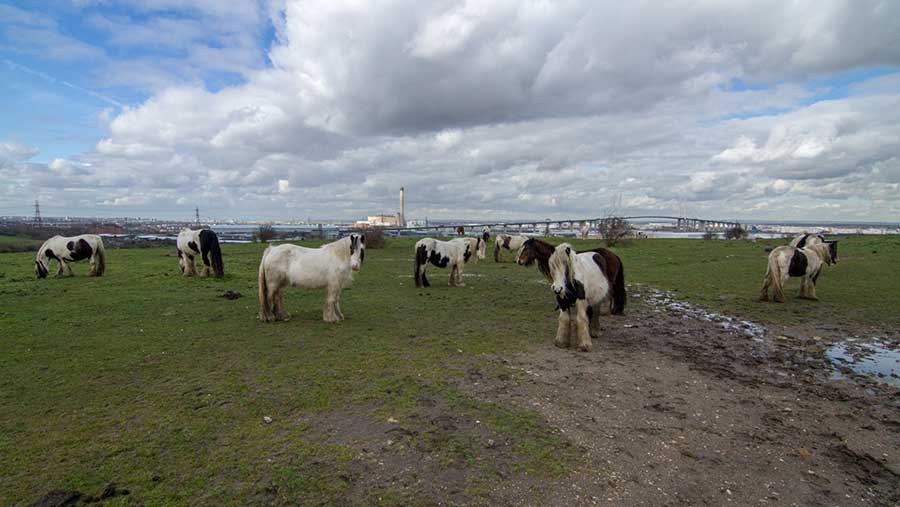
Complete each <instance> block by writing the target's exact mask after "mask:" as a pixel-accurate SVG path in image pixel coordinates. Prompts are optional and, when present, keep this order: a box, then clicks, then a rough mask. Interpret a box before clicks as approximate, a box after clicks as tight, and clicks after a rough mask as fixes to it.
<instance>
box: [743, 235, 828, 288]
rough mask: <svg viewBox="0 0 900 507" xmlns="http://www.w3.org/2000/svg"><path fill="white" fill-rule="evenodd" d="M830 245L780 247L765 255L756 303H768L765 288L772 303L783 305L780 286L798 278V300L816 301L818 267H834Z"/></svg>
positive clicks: (820, 270) (820, 269)
mask: <svg viewBox="0 0 900 507" xmlns="http://www.w3.org/2000/svg"><path fill="white" fill-rule="evenodd" d="M831 246H832V245H829V244H826V243H821V242H814V243H813V244H811V245H810V244H809V243H807V244H806V246H805V247H804V248H794V247H792V246H780V247H778V248H776V249H774V250H772V252H771V253H769V264H768V266H767V267H766V276H765V278H764V279H763V286H762V291H761V292H760V295H759V300H760V301H768V300H769V287H772V293H773V294H772V295H773V299H774V300H775V302H777V303H784V284H785V282H787V280H788V278H789V277H792V276H794V277H800V293H799V294H798V295H797V297H799V298H800V299H812V300H818V299H819V298H818V297H816V281H817V280H818V278H819V275H820V274H821V273H822V265H823V263H824V264H836V263H837V248H834V249H832V248H831Z"/></svg>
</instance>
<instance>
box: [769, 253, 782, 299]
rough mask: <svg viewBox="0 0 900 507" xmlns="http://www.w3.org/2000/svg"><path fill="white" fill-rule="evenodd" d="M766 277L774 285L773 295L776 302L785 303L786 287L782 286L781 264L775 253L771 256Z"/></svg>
mask: <svg viewBox="0 0 900 507" xmlns="http://www.w3.org/2000/svg"><path fill="white" fill-rule="evenodd" d="M766 276H767V277H768V279H769V283H770V284H771V285H772V293H773V297H774V299H775V301H778V302H783V301H784V287H782V285H781V279H782V276H781V263H780V262H779V260H778V255H777V254H775V253H774V252H773V254H770V255H769V266H768V269H766Z"/></svg>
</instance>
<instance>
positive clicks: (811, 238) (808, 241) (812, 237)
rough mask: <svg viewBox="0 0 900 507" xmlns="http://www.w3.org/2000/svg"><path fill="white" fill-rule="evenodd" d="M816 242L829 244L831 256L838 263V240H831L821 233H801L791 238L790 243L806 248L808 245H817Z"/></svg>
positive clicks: (796, 246)
mask: <svg viewBox="0 0 900 507" xmlns="http://www.w3.org/2000/svg"><path fill="white" fill-rule="evenodd" d="M816 243H823V244H825V245H828V250H829V252H830V256H831V258H832V259H834V262H835V264H837V243H838V242H837V240H832V241H829V240H827V239H825V236H822V235H821V234H800V235H799V236H796V237H794V239H792V240H791V243H790V245H791V246H792V247H794V248H805V247H807V246H812V245H815V244H816Z"/></svg>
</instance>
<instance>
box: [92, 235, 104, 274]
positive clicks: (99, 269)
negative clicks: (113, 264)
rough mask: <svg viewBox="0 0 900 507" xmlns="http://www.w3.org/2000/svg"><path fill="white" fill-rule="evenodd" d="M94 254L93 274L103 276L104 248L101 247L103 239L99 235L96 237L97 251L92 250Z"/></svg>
mask: <svg viewBox="0 0 900 507" xmlns="http://www.w3.org/2000/svg"><path fill="white" fill-rule="evenodd" d="M94 255H96V256H97V260H96V261H95V264H94V275H95V276H103V273H105V272H106V248H104V247H103V239H102V238H100V237H99V236H98V237H97V251H96V252H94Z"/></svg>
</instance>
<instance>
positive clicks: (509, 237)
mask: <svg viewBox="0 0 900 507" xmlns="http://www.w3.org/2000/svg"><path fill="white" fill-rule="evenodd" d="M526 241H528V236H522V235H521V234H498V235H497V236H496V238H494V262H500V249H501V248H502V249H504V250H511V251H515V252H518V251H519V249H520V248H522V245H523V244H525V242H526Z"/></svg>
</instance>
